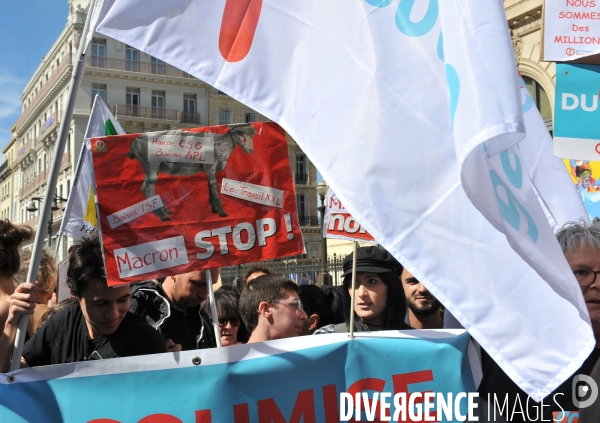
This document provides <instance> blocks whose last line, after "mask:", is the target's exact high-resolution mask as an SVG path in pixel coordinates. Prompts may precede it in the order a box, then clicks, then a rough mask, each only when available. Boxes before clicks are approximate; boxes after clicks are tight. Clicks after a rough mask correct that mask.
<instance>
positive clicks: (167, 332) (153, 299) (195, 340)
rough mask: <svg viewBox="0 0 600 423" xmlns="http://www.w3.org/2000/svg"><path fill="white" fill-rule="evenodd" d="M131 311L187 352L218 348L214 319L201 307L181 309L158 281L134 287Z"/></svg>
mask: <svg viewBox="0 0 600 423" xmlns="http://www.w3.org/2000/svg"><path fill="white" fill-rule="evenodd" d="M129 311H131V312H132V313H134V314H137V315H138V316H140V317H143V318H144V319H146V321H147V322H148V324H150V325H151V326H152V327H153V328H154V329H156V330H157V331H159V332H160V333H162V334H163V335H164V337H165V339H171V340H173V342H175V343H176V344H181V345H182V347H183V350H184V351H187V350H195V349H202V348H215V347H216V346H217V344H216V341H215V333H214V330H213V327H212V323H211V320H210V318H209V317H208V316H207V315H206V314H205V313H204V312H203V311H202V310H201V309H200V305H197V306H196V307H193V308H189V309H187V310H186V311H185V312H183V311H181V310H178V309H177V308H176V307H175V305H174V304H173V303H172V302H171V300H169V297H167V294H166V293H165V291H163V289H162V285H161V284H160V283H159V282H158V281H149V282H144V283H141V284H136V285H134V286H133V289H132V291H131V305H130V307H129Z"/></svg>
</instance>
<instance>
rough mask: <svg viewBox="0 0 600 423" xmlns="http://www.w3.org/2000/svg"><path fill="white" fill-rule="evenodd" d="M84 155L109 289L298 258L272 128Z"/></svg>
mask: <svg viewBox="0 0 600 423" xmlns="http://www.w3.org/2000/svg"><path fill="white" fill-rule="evenodd" d="M90 147H91V150H92V156H93V163H94V176H95V180H96V190H97V196H98V205H97V207H98V215H99V223H100V232H101V235H102V243H103V246H104V258H105V263H106V272H107V277H108V280H109V285H119V284H126V283H132V282H137V281H142V280H148V279H152V278H158V277H163V276H167V275H175V274H180V273H185V272H190V271H193V270H201V269H207V268H213V267H222V266H230V265H234V264H240V263H247V262H253V261H261V260H267V259H272V258H277V257H285V256H291V255H296V254H302V253H303V252H304V243H303V240H302V232H301V231H300V225H299V222H298V217H297V209H296V198H295V191H294V185H293V182H292V175H291V170H290V165H289V160H288V153H287V142H286V139H285V134H284V132H283V129H281V128H280V127H279V126H278V125H277V124H275V123H272V122H268V123H252V124H240V125H223V126H215V127H205V128H199V129H190V130H186V131H164V132H153V133H146V134H128V135H119V136H112V137H103V138H94V139H92V140H91V145H90Z"/></svg>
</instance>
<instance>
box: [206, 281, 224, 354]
mask: <svg viewBox="0 0 600 423" xmlns="http://www.w3.org/2000/svg"><path fill="white" fill-rule="evenodd" d="M204 274H205V275H206V283H207V284H208V300H209V301H210V314H212V321H213V327H214V328H215V338H216V341H217V348H221V347H222V346H223V344H222V343H221V331H220V330H219V315H218V314H217V302H216V301H215V291H214V290H213V285H212V284H213V282H212V275H211V274H210V270H205V271H204Z"/></svg>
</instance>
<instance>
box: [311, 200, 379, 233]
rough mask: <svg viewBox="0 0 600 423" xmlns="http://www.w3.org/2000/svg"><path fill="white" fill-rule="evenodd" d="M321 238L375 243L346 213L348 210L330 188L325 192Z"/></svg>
mask: <svg viewBox="0 0 600 423" xmlns="http://www.w3.org/2000/svg"><path fill="white" fill-rule="evenodd" d="M323 236H324V237H325V238H338V239H345V240H348V241H372V242H375V240H374V239H373V237H372V236H371V234H370V233H368V232H367V231H366V229H365V228H363V227H362V226H361V224H360V223H358V222H357V221H356V219H355V218H353V217H352V216H351V215H350V213H348V210H346V208H345V207H344V205H343V204H342V202H341V201H340V200H339V198H337V195H335V193H334V192H333V191H332V190H331V188H329V189H328V190H327V205H326V207H325V225H324V226H323Z"/></svg>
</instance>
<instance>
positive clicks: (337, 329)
mask: <svg viewBox="0 0 600 423" xmlns="http://www.w3.org/2000/svg"><path fill="white" fill-rule="evenodd" d="M401 273H402V265H401V264H400V263H399V262H398V261H397V260H396V259H395V258H394V257H392V255H391V254H390V253H388V252H387V251H386V250H384V249H382V248H378V247H359V248H357V250H356V285H355V289H356V293H355V299H354V307H353V309H354V331H356V332H362V331H375V330H399V329H410V326H408V325H407V324H406V323H405V322H404V317H405V315H406V298H405V297H404V291H403V290H402V283H401V282H400V278H399V276H398V275H400V274H401ZM351 285H352V254H350V255H349V256H347V257H346V258H345V259H344V317H345V323H340V324H337V325H328V326H324V327H322V328H321V329H318V330H317V331H316V332H315V335H316V334H323V333H341V332H349V331H350V304H351V301H352V300H351V293H352V291H351V289H352V287H351Z"/></svg>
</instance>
